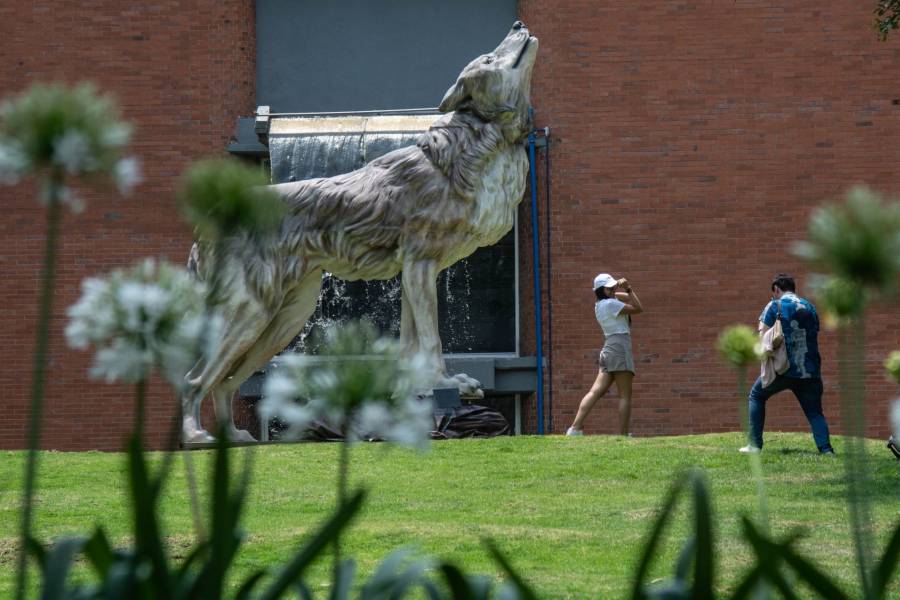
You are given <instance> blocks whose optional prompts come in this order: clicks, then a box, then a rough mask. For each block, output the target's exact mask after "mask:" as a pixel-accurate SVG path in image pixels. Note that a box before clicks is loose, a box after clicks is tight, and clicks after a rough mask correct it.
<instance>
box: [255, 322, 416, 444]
mask: <svg viewBox="0 0 900 600" xmlns="http://www.w3.org/2000/svg"><path fill="white" fill-rule="evenodd" d="M328 338H329V339H328V340H326V344H325V350H324V352H325V354H323V355H318V356H307V355H300V354H287V355H284V356H282V357H280V359H279V361H278V363H277V365H278V366H277V368H275V369H273V370H271V371H270V372H269V374H268V377H267V378H266V383H265V386H264V388H263V397H264V399H263V401H262V402H261V403H260V407H259V412H260V415H261V416H262V418H263V419H269V418H271V417H274V416H277V417H278V418H279V419H281V420H283V421H285V422H286V423H287V424H288V425H289V426H290V429H289V431H288V435H289V436H299V435H301V434H302V433H303V431H304V430H305V429H306V428H307V427H308V426H309V425H310V424H311V423H312V422H313V421H316V420H321V421H325V422H326V423H328V424H329V425H331V426H333V427H336V428H338V429H341V430H343V431H345V432H346V434H347V440H348V441H355V440H358V439H360V438H362V437H370V438H379V439H384V440H387V441H391V442H396V443H398V444H402V445H405V446H411V447H417V448H423V447H427V445H428V440H429V434H430V432H431V430H432V429H433V428H434V417H433V414H434V413H433V405H432V403H431V401H429V400H426V399H423V398H422V397H420V395H418V394H417V392H421V391H423V389H424V388H426V387H427V382H426V381H425V379H424V376H425V373H426V370H425V369H424V361H423V360H422V359H421V358H414V359H411V360H409V359H405V358H402V357H401V355H400V352H399V344H398V343H397V342H396V341H395V340H392V339H389V338H378V336H377V334H376V332H375V330H374V328H372V327H371V326H368V325H365V324H349V325H346V326H344V327H339V328H337V327H336V328H334V329H332V330H329V333H328Z"/></svg>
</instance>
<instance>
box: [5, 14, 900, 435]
mask: <svg viewBox="0 0 900 600" xmlns="http://www.w3.org/2000/svg"><path fill="white" fill-rule="evenodd" d="M658 4H659V7H657V8H655V9H653V10H648V9H646V8H641V7H640V6H638V4H637V3H633V2H624V1H620V0H610V1H606V2H594V1H587V0H560V1H558V2H552V3H547V2H535V1H531V0H524V1H522V2H520V7H519V11H520V14H521V17H522V19H523V20H524V21H525V22H526V23H527V24H528V25H529V27H530V28H531V30H532V32H533V33H534V34H535V35H537V36H538V37H539V38H540V40H541V50H540V55H539V58H538V64H537V67H536V70H535V77H534V82H533V104H534V106H535V108H536V121H537V123H536V124H537V125H538V126H541V127H543V126H545V125H546V126H549V127H550V128H551V173H550V176H551V198H550V203H549V206H550V214H549V215H547V214H546V211H545V207H546V205H547V204H546V198H544V197H543V189H542V190H541V197H540V199H539V206H540V207H541V214H540V221H539V222H540V224H541V230H540V233H541V237H542V241H543V249H542V260H543V261H544V264H543V265H542V267H543V273H544V276H545V280H544V291H545V294H547V295H546V296H545V297H544V299H543V300H544V302H543V305H544V307H545V314H544V322H545V324H548V323H549V325H548V326H547V328H546V329H545V331H544V339H545V347H546V344H547V342H548V341H549V340H551V339H552V343H551V344H550V345H549V349H548V350H545V354H547V355H548V357H549V359H550V371H548V372H547V377H546V381H547V384H548V387H547V400H548V401H549V399H550V397H551V396H552V413H551V415H552V419H553V427H552V430H553V431H554V432H557V433H558V432H560V431H562V430H563V429H564V428H565V426H566V425H568V424H569V422H570V421H571V419H572V417H573V416H574V411H575V410H576V408H577V404H578V402H579V401H580V399H581V396H582V395H583V394H584V392H585V391H586V390H587V389H588V387H589V385H590V383H591V382H592V380H593V378H594V376H595V374H596V358H597V352H598V350H599V348H600V345H601V343H602V336H601V335H600V332H599V328H598V327H597V325H596V323H595V322H594V318H593V310H592V309H593V297H592V293H591V289H590V282H591V279H592V278H593V276H594V275H595V274H596V273H597V272H598V271H609V272H611V273H613V274H616V275H621V276H627V277H628V278H629V279H630V280H631V281H632V282H633V284H634V286H635V289H636V290H638V291H639V292H640V294H641V298H642V300H643V302H644V304H645V307H646V309H647V312H646V314H643V315H640V316H639V317H637V318H636V319H635V328H634V343H635V358H636V360H637V362H638V375H637V377H636V379H635V402H634V411H633V415H632V420H633V430H634V433H635V434H636V435H671V434H686V433H704V432H712V431H732V430H736V429H737V428H738V427H739V425H738V404H737V400H736V398H735V377H734V374H733V373H731V372H730V371H729V370H728V369H727V367H725V366H724V365H723V364H722V362H721V361H720V359H719V358H718V357H717V356H716V354H715V351H714V350H713V346H714V343H715V338H716V336H717V335H718V332H719V331H720V330H721V328H722V327H724V326H726V325H729V324H732V323H736V322H742V323H747V324H751V325H752V324H754V322H755V320H756V317H757V315H758V313H759V310H760V309H761V307H762V305H763V304H764V303H765V302H766V300H767V299H768V288H767V286H768V281H769V280H770V278H771V275H772V274H773V273H774V272H777V271H788V272H792V273H795V274H797V275H798V276H799V284H800V286H801V293H802V287H803V284H804V282H805V279H806V275H808V273H807V271H806V270H805V268H804V267H803V265H801V264H800V263H799V262H798V261H797V260H796V259H794V258H793V257H792V256H791V255H790V253H789V251H788V247H789V245H790V242H791V241H792V240H794V239H797V238H799V237H801V236H803V235H804V232H805V226H806V222H807V219H808V217H809V215H810V213H811V211H812V210H813V209H814V208H815V207H816V206H818V205H820V204H821V203H822V202H825V201H830V200H835V199H838V198H839V197H840V196H841V194H842V192H843V190H845V189H846V188H847V187H848V186H850V185H852V184H855V183H867V184H869V185H871V186H872V187H874V188H875V189H877V190H880V191H882V192H886V193H888V194H893V195H894V196H897V195H900V181H898V179H897V175H896V165H897V164H898V162H900V90H898V89H897V85H896V76H895V74H896V70H897V65H898V64H900V38H898V37H896V36H895V37H894V38H891V39H890V40H889V41H888V42H884V43H880V42H878V41H877V39H876V35H875V33H874V31H873V29H872V20H873V17H872V9H873V6H869V4H874V3H867V2H862V1H859V0H836V1H834V2H828V3H823V2H818V1H811V0H800V1H797V2H771V1H761V0H739V1H738V2H734V3H727V7H724V8H723V7H722V6H721V3H712V2H704V1H697V0H690V1H688V0H685V1H671V2H660V3H658ZM253 6H254V5H253V2H251V1H250V0H226V1H223V2H210V1H206V0H195V1H193V2H175V1H171V2H154V3H149V4H146V5H142V6H140V7H136V8H135V7H126V6H125V5H123V4H121V3H118V2H97V3H92V4H88V5H85V4H83V3H76V2H68V1H65V2H58V1H57V2H23V1H21V0H16V1H14V2H8V3H5V4H3V5H2V6H0V35H2V42H0V44H2V46H3V49H4V52H3V56H4V59H3V60H2V61H0V90H2V91H3V95H4V96H5V95H7V94H9V93H15V92H18V91H20V90H22V89H23V88H25V87H26V86H27V85H28V84H29V83H31V82H33V81H50V80H64V81H78V80H82V79H90V80H93V81H95V82H96V83H97V84H98V85H99V86H100V87H101V88H103V89H104V90H109V91H111V92H113V93H114V94H115V95H116V96H117V97H118V99H119V100H120V103H121V105H122V108H123V112H124V116H125V117H126V119H128V120H130V121H132V122H133V123H134V124H135V125H136V136H135V143H134V145H133V151H134V153H136V154H137V155H138V156H139V158H140V159H141V160H142V162H143V165H144V174H145V182H144V183H143V184H142V185H141V186H140V187H139V188H138V190H137V192H136V194H135V196H134V197H132V198H130V199H124V200H123V199H119V198H116V197H113V195H112V194H109V193H105V192H94V191H91V190H85V191H84V192H83V194H84V196H85V198H86V200H87V210H86V211H85V212H84V213H82V214H79V215H71V214H67V215H66V217H65V221H64V225H63V243H62V247H61V257H60V264H59V271H58V278H59V279H58V281H59V283H58V291H57V295H56V300H55V302H56V305H55V306H56V309H55V313H54V315H55V321H54V325H53V328H52V331H53V336H52V341H51V356H50V364H49V369H48V372H49V382H48V388H47V408H46V411H45V419H44V428H43V431H44V434H43V445H44V446H45V447H47V448H56V449H65V450H76V449H79V450H80V449H89V448H98V449H104V450H115V449H119V448H121V444H122V441H123V439H124V436H125V434H126V432H127V431H128V430H129V428H130V418H131V402H132V400H131V398H132V393H131V390H129V389H127V388H125V387H123V386H108V385H105V384H103V383H99V382H94V381H90V380H89V379H88V378H87V376H86V372H87V366H88V364H89V355H88V354H87V353H80V352H77V351H73V350H71V349H69V348H67V347H66V345H65V342H64V339H63V336H62V329H63V327H64V315H65V308H66V307H67V306H68V305H70V304H71V303H72V302H74V301H75V299H76V298H77V296H78V294H79V282H80V281H81V279H83V278H84V277H86V276H89V275H93V274H97V273H100V272H104V271H107V270H109V269H110V268H115V267H119V266H123V265H126V264H130V263H132V262H133V261H134V260H136V259H137V258H139V257H143V256H147V255H156V256H162V257H166V258H168V259H170V260H172V261H175V262H182V261H183V260H184V258H185V256H186V252H187V249H188V248H189V246H190V239H191V235H190V231H189V230H188V229H187V228H186V227H185V226H184V225H183V224H182V222H181V220H180V219H179V218H178V217H177V212H176V206H175V200H174V194H173V186H174V182H175V181H176V179H177V176H178V175H179V174H180V173H181V172H182V170H183V169H184V168H185V167H186V166H187V165H188V164H189V163H190V162H191V161H193V160H195V159H198V158H202V157H206V156H209V155H212V154H217V153H222V152H224V148H225V147H226V145H227V143H228V139H229V137H230V136H231V134H232V133H233V131H234V124H235V120H236V118H237V117H239V116H247V115H250V114H251V113H252V111H253V109H254V108H255V102H254V101H255V97H254V74H255V64H254V63H255V39H254V35H255V33H254V8H253ZM482 51H483V49H475V50H473V56H474V55H475V54H477V53H479V52H482ZM460 66H462V65H460ZM448 84H449V82H448ZM437 100H438V99H435V102H437ZM0 193H2V194H3V198H4V200H5V206H6V214H5V215H4V218H3V219H2V221H0V228H2V239H3V242H2V244H3V247H2V252H0V265H2V271H3V274H4V286H3V288H2V290H0V295H2V299H0V323H2V325H0V348H2V350H0V364H2V365H3V367H4V369H3V377H2V379H0V382H2V390H3V398H4V401H3V410H2V411H0V448H20V447H22V446H23V444H24V439H25V428H26V418H27V410H28V398H29V387H30V373H31V369H32V360H33V358H32V345H33V343H34V340H33V337H34V328H35V320H36V302H35V299H36V298H37V286H38V281H39V277H40V265H41V260H42V253H43V236H44V221H43V219H44V212H43V210H42V209H41V208H40V207H39V205H38V204H37V203H36V202H35V200H34V189H33V188H32V187H30V186H29V185H21V186H19V187H16V188H4V189H3V190H2V192H0ZM529 221H530V218H529V213H528V210H527V206H525V204H523V207H522V212H521V213H520V228H521V229H520V257H521V259H520V260H521V267H522V269H521V274H522V276H521V291H520V293H521V310H522V314H521V331H522V335H523V351H525V350H528V349H529V348H530V349H532V350H533V346H534V340H533V338H534V336H533V335H532V334H531V323H533V308H532V307H533V294H532V291H531V285H530V273H531V258H530V257H531V249H530V242H529V240H530V229H529V228H530V223H529ZM547 223H549V229H548V227H547ZM548 242H549V244H548ZM548 258H549V263H550V270H549V272H548V270H547V259H548ZM548 290H549V293H548ZM551 329H552V330H551ZM867 342H868V345H867V348H868V354H867V356H866V364H867V380H866V386H867V387H866V390H867V398H868V400H867V402H868V415H869V421H870V424H871V425H870V433H871V435H873V436H885V435H886V434H887V430H888V425H887V411H888V401H889V399H890V398H892V397H894V396H896V392H897V389H896V386H895V385H894V384H891V383H889V382H888V381H887V380H886V379H885V378H884V376H883V375H882V369H881V367H880V364H881V361H882V360H883V357H884V356H885V355H886V354H887V353H888V352H889V351H891V350H893V349H897V348H900V327H898V326H897V310H896V306H893V307H891V306H884V305H878V306H874V307H873V308H872V310H871V311H870V319H869V322H868V330H867ZM821 344H822V349H823V359H824V373H825V383H826V396H825V409H826V415H827V416H828V417H829V420H830V421H831V423H832V427H833V429H834V430H836V431H837V432H840V431H841V427H840V419H839V414H838V406H837V390H836V364H835V360H836V359H835V336H834V335H833V334H832V333H829V332H823V334H822V335H821ZM207 404H209V403H207ZM613 405H614V403H613V402H610V401H609V400H606V401H603V402H601V405H599V406H598V408H597V409H595V411H594V412H593V413H592V415H591V417H590V418H589V420H588V422H587V425H586V427H587V430H588V432H589V433H612V432H613V431H614V429H615V425H614V424H615V420H616V418H615V409H614V406H613ZM148 406H149V408H150V410H151V412H152V414H154V415H156V418H153V419H151V421H152V425H151V427H150V430H149V435H150V436H151V440H152V443H153V444H154V445H155V446H157V447H159V446H162V445H163V444H164V439H165V437H166V431H167V429H168V427H169V425H170V423H171V418H172V417H173V416H174V413H175V400H174V398H173V397H172V394H171V392H170V391H169V389H168V388H167V387H166V386H165V385H163V384H161V383H159V382H156V383H155V384H154V385H153V386H152V390H151V393H150V397H149V399H148ZM548 408H549V406H548ZM527 412H528V415H527V416H529V417H530V419H531V424H532V426H533V424H534V423H533V417H534V413H533V411H530V410H529V411H527ZM767 428H768V429H781V430H792V431H805V430H806V429H807V426H806V423H805V420H804V418H803V415H802V413H801V411H800V410H799V407H798V406H797V404H796V402H795V401H794V400H793V399H791V398H790V397H789V396H783V397H778V398H776V399H775V400H773V401H772V402H771V403H770V410H769V414H768V422H767Z"/></svg>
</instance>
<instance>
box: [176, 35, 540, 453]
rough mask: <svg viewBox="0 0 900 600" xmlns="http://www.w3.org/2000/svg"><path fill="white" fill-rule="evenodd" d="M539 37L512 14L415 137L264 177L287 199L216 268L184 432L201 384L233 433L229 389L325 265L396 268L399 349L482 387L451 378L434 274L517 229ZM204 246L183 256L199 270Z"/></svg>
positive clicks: (256, 363) (314, 287) (379, 271)
mask: <svg viewBox="0 0 900 600" xmlns="http://www.w3.org/2000/svg"><path fill="white" fill-rule="evenodd" d="M537 50H538V40H537V38H535V37H532V36H531V35H530V33H529V31H528V29H527V28H526V27H525V26H524V25H523V24H522V23H521V22H516V23H515V24H514V25H513V27H512V29H511V30H510V32H509V34H508V35H507V36H506V38H504V40H503V41H502V42H501V43H500V45H499V46H497V49H496V50H494V51H493V52H491V53H489V54H485V55H483V56H480V57H478V58H476V59H475V60H473V61H472V62H471V63H469V64H468V66H466V68H465V69H463V71H462V73H460V75H459V78H458V79H457V80H456V83H455V84H453V86H451V87H450V89H449V90H448V91H447V93H446V95H445V96H444V99H443V101H442V102H441V105H440V111H441V112H442V113H445V114H444V115H443V116H442V117H441V118H440V119H439V120H438V121H437V122H436V123H435V124H434V126H433V127H432V128H431V129H430V131H428V132H426V133H423V134H422V136H421V137H420V138H419V140H418V142H417V144H416V145H415V146H409V147H406V148H400V149H398V150H395V151H393V152H390V153H388V154H386V155H384V156H382V157H381V158H378V159H376V160H374V161H372V162H370V163H369V164H367V165H366V166H365V167H363V168H361V169H359V170H356V171H353V172H351V173H346V174H343V175H337V176H335V177H330V178H324V179H308V180H304V181H297V182H290V183H283V184H279V185H275V186H272V187H273V189H274V190H276V191H277V192H278V193H279V194H280V195H281V197H282V198H283V199H284V202H285V204H286V205H287V216H286V217H285V219H284V221H283V223H282V224H281V227H280V230H279V232H278V233H277V234H276V235H275V236H272V237H270V238H259V239H254V238H248V237H246V236H243V237H241V238H240V239H238V238H235V239H228V240H225V242H224V243H222V244H221V245H220V247H221V248H222V251H221V254H220V255H219V256H218V261H217V267H218V269H219V271H218V272H219V274H220V275H219V276H220V277H221V284H220V285H221V286H223V287H224V290H223V293H221V294H220V298H223V299H224V300H223V301H222V303H221V304H219V306H218V309H219V310H220V311H221V313H222V316H223V317H224V322H225V324H226V325H225V331H224V335H223V338H222V343H221V344H220V345H219V348H218V349H217V350H216V351H215V352H214V353H213V354H212V355H211V356H210V357H209V359H208V360H207V361H201V363H199V364H198V365H197V366H195V367H194V369H193V370H192V371H191V372H190V373H188V375H187V380H188V385H189V391H188V393H187V394H186V395H185V396H184V398H183V408H184V415H185V420H184V426H183V437H184V441H186V442H199V441H209V440H210V439H211V438H210V436H209V434H208V433H207V432H206V431H204V430H203V429H201V428H200V426H199V423H198V421H197V418H196V415H197V414H198V413H199V411H198V406H199V403H200V401H201V400H202V399H203V397H204V396H206V395H207V394H212V395H213V397H214V398H215V409H216V418H217V420H218V421H219V422H220V423H224V424H225V425H226V428H227V435H228V436H229V438H230V439H232V440H235V441H252V440H253V437H252V436H251V435H250V434H249V433H248V432H246V431H243V430H238V429H237V428H235V426H234V422H233V419H232V412H231V399H232V396H233V395H234V392H235V390H237V388H238V386H239V385H240V383H241V382H242V381H244V380H245V379H246V378H247V377H249V376H250V375H252V374H253V373H254V372H255V371H256V370H257V369H259V368H260V367H262V366H263V365H265V364H266V363H267V362H268V360H269V359H270V358H272V357H273V356H274V355H275V354H277V353H278V352H280V351H281V350H283V349H284V347H285V346H286V345H287V344H288V343H289V342H290V341H291V339H293V337H294V336H295V335H296V334H297V332H298V331H300V330H301V329H302V328H303V326H304V324H305V323H306V321H307V320H308V319H309V318H310V316H311V315H312V313H313V311H314V310H315V307H316V300H317V298H318V296H319V289H320V287H321V284H322V272H323V271H324V270H327V271H329V272H331V273H333V274H334V275H335V276H337V277H340V278H342V279H346V280H351V281H352V280H356V279H389V278H391V277H393V276H395V275H396V274H397V273H398V272H399V273H401V282H402V303H401V317H400V338H401V343H402V346H403V349H404V351H405V352H408V353H410V354H413V353H421V354H422V355H424V356H425V357H426V358H427V368H428V369H429V370H430V372H431V375H432V383H433V387H436V388H448V387H453V388H457V389H459V391H460V393H461V394H462V395H464V396H476V397H480V396H481V395H482V394H483V393H482V391H481V389H480V384H479V382H478V381H477V380H475V379H473V378H471V377H469V376H468V375H464V374H457V375H452V376H451V375H448V374H447V371H446V368H445V366H444V359H443V355H442V352H441V340H440V337H439V335H438V322H437V318H438V315H437V290H436V287H435V284H436V281H437V276H438V273H439V272H440V271H441V270H443V269H445V268H447V267H449V266H450V265H452V264H454V263H455V262H457V261H459V260H460V259H462V258H465V257H466V256H469V255H470V254H471V253H472V252H474V251H475V250H476V249H477V248H479V247H481V246H488V245H491V244H494V243H496V242H497V241H498V240H499V239H500V238H501V237H503V235H505V234H506V233H507V232H508V231H509V230H510V229H511V228H512V226H513V223H514V219H515V211H516V206H517V205H518V204H519V202H520V201H521V200H522V197H523V196H524V193H525V180H526V175H527V172H528V157H527V156H526V153H525V150H524V147H523V145H522V141H523V139H524V138H525V137H526V136H527V135H528V133H529V131H530V130H531V122H530V117H529V104H530V102H529V101H530V90H531V74H532V71H533V69H534V61H535V57H536V56H537ZM209 251H210V248H209V245H208V244H195V247H194V248H193V249H192V254H193V255H194V258H195V259H196V262H197V265H198V269H197V270H198V274H199V275H200V276H201V277H203V276H204V275H209V274H208V273H204V268H203V266H204V264H209V262H210V261H209V257H207V256H205V253H207V252H209Z"/></svg>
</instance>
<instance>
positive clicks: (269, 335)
mask: <svg viewBox="0 0 900 600" xmlns="http://www.w3.org/2000/svg"><path fill="white" fill-rule="evenodd" d="M321 287H322V271H321V269H315V270H313V271H310V272H308V273H307V274H306V275H304V276H303V277H302V278H301V279H300V282H299V283H298V284H297V285H295V286H294V287H292V288H291V289H290V290H288V292H287V293H286V294H285V297H284V300H283V301H282V303H281V305H280V306H279V307H278V309H277V310H276V312H275V314H274V316H273V317H272V318H271V319H269V320H268V322H267V323H266V325H265V327H264V328H263V330H262V332H261V333H259V334H258V335H257V336H255V337H254V338H253V339H252V340H251V341H250V342H249V343H248V344H247V345H246V346H244V350H243V351H242V352H240V353H230V354H225V353H221V355H222V357H223V358H222V360H226V361H229V362H230V364H231V367H230V369H228V371H227V372H226V374H225V376H221V375H220V378H219V379H218V380H217V382H216V383H215V384H213V385H212V387H207V388H206V390H207V392H208V393H211V394H212V395H213V397H214V399H215V404H214V408H215V412H216V421H217V422H218V423H219V424H221V425H224V427H225V434H226V435H227V436H228V439H229V440H231V441H235V442H243V441H255V440H254V438H253V436H252V435H251V434H250V433H249V432H247V431H246V430H243V429H238V428H237V427H236V426H235V424H234V417H233V412H232V404H231V403H232V398H233V396H234V392H235V391H237V389H238V387H240V384H241V383H242V382H243V381H244V380H246V379H247V378H248V377H250V376H251V375H253V373H255V372H256V370H257V369H259V368H261V367H263V366H265V365H266V363H267V362H268V361H269V360H270V359H271V358H272V357H273V356H275V355H276V354H277V353H279V352H281V351H282V350H284V348H285V346H287V345H288V344H289V343H290V342H291V340H292V339H293V338H294V336H296V335H297V333H299V332H300V330H301V329H303V326H304V325H305V324H306V322H307V321H308V320H309V317H310V316H312V314H313V312H314V311H315V309H316V301H317V299H318V297H319V290H320V288H321ZM226 327H227V330H228V331H231V330H232V329H234V328H235V327H237V325H232V324H230V323H229V324H228V325H227V326H226ZM227 337H228V334H227V333H226V336H225V338H227ZM225 338H223V344H224V343H225ZM213 360H216V358H213V359H211V361H210V362H212V361H213ZM201 378H202V375H201ZM197 404H199V400H198V401H197ZM187 416H188V413H187V412H185V425H186V426H185V435H187V434H188V433H189V431H188V428H187V426H188V425H189V424H190V423H189V422H188V418H187ZM201 431H202V430H201ZM203 433H204V434H205V433H206V432H203ZM206 435H207V436H208V434H206ZM197 437H201V438H202V435H200V436H197ZM186 441H190V440H186ZM197 441H205V440H197Z"/></svg>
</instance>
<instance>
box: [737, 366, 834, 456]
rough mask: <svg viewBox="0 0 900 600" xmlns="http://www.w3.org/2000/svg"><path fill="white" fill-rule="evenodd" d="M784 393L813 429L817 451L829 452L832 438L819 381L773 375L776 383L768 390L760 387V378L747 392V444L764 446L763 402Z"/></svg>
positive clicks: (764, 410)
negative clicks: (791, 394)
mask: <svg viewBox="0 0 900 600" xmlns="http://www.w3.org/2000/svg"><path fill="white" fill-rule="evenodd" d="M784 390H791V391H792V392H794V396H796V397H797V401H798V402H800V407H801V408H802V409H803V414H805V415H806V419H807V420H808V421H809V426H810V428H811V429H812V434H813V440H815V442H816V447H817V448H818V449H819V452H828V451H830V450H832V448H831V438H830V437H829V435H828V423H826V422H825V415H823V414H822V379H821V378H819V377H816V378H814V379H796V378H793V377H784V376H783V375H776V376H775V381H773V382H772V384H771V385H769V387H763V384H762V381H761V380H760V379H757V380H756V383H754V384H753V389H751V390H750V444H751V445H753V446H756V447H757V448H762V446H763V426H764V425H765V423H766V401H767V400H768V399H769V398H771V397H772V396H774V395H775V394H777V393H778V392H783V391H784Z"/></svg>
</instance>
